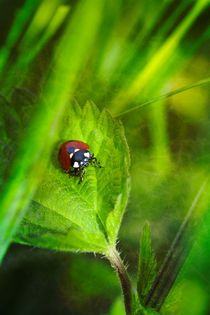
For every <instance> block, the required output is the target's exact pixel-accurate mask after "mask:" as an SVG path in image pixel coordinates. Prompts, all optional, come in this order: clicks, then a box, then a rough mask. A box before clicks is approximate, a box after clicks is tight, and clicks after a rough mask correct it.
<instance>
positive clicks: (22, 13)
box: [0, 0, 39, 72]
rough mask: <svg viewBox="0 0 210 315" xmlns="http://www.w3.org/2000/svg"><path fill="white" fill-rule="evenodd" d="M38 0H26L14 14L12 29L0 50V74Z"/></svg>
mask: <svg viewBox="0 0 210 315" xmlns="http://www.w3.org/2000/svg"><path fill="white" fill-rule="evenodd" d="M38 3H39V0H26V1H25V3H24V5H23V6H22V8H21V9H20V10H19V12H18V13H17V14H16V17H15V20H14V23H13V25H12V28H11V30H10V32H9V34H8V37H7V39H6V43H5V45H4V46H3V47H2V48H1V49H0V72H1V71H2V70H3V69H4V66H5V65H6V63H7V61H8V58H9V55H10V53H11V49H12V48H13V47H14V45H15V44H16V42H17V40H18V39H19V37H20V35H21V33H22V31H23V29H24V27H25V25H26V23H27V21H28V20H29V19H30V17H31V15H32V14H33V12H34V11H35V9H36V7H37V5H38Z"/></svg>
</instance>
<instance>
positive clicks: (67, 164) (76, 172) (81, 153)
mask: <svg viewBox="0 0 210 315" xmlns="http://www.w3.org/2000/svg"><path fill="white" fill-rule="evenodd" d="M58 158H59V161H60V164H61V167H62V168H63V169H64V170H65V172H66V173H69V175H72V176H79V177H80V182H82V181H83V177H84V174H85V168H86V167H87V166H88V165H89V164H91V165H93V166H95V167H101V165H100V162H99V161H97V159H96V157H95V156H94V154H93V153H91V152H90V151H89V145H88V144H87V143H84V142H82V141H80V140H69V141H66V142H64V143H63V144H62V145H61V146H60V150H59V154H58Z"/></svg>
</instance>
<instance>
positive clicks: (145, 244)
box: [137, 223, 157, 305]
mask: <svg viewBox="0 0 210 315" xmlns="http://www.w3.org/2000/svg"><path fill="white" fill-rule="evenodd" d="M156 266H157V262H156V258H155V255H154V251H153V248H152V244H151V231H150V226H149V224H148V223H145V225H144V227H143V233H142V237H141V240H140V254H139V265H138V280H137V291H138V296H139V300H140V303H141V304H142V305H144V302H145V298H146V296H147V294H148V292H149V290H150V289H151V286H152V284H153V282H154V279H155V277H156Z"/></svg>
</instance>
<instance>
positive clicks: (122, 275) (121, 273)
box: [106, 248, 132, 315]
mask: <svg viewBox="0 0 210 315" xmlns="http://www.w3.org/2000/svg"><path fill="white" fill-rule="evenodd" d="M106 257H107V258H108V259H109V261H110V263H111V265H112V267H113V268H114V269H115V270H116V272H117V274H118V277H119V280H120V284H121V288H122V293H123V298H124V304H125V311H126V315H131V314H132V287H131V281H130V278H129V276H128V273H127V270H126V267H125V265H124V263H123V261H122V259H121V258H120V254H119V252H118V251H117V250H116V249H115V248H110V249H109V251H108V252H107V254H106Z"/></svg>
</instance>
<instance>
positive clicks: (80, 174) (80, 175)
mask: <svg viewBox="0 0 210 315" xmlns="http://www.w3.org/2000/svg"><path fill="white" fill-rule="evenodd" d="M85 173H86V170H85V168H84V167H81V168H80V169H79V174H78V176H79V184H81V183H82V182H83V179H84V176H85Z"/></svg>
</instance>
